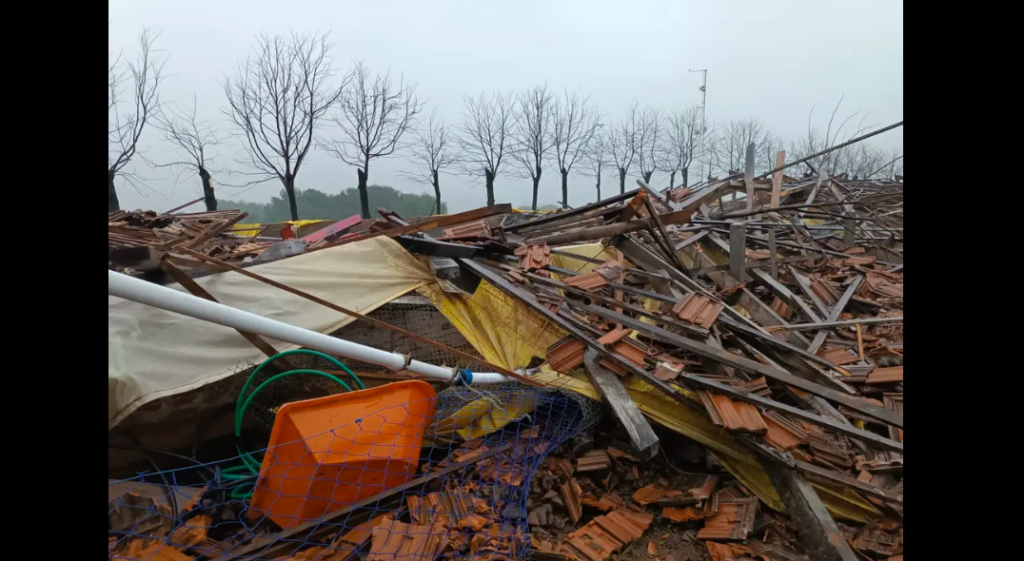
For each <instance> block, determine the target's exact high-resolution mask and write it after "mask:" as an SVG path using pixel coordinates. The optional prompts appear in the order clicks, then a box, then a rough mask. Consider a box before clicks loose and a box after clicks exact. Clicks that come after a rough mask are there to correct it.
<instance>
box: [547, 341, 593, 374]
mask: <svg viewBox="0 0 1024 561" xmlns="http://www.w3.org/2000/svg"><path fill="white" fill-rule="evenodd" d="M585 346H586V345H584V343H583V341H580V340H579V339H576V338H575V337H572V336H569V337H565V338H563V339H561V340H559V341H558V342H557V343H555V344H554V345H551V346H550V347H548V351H547V357H548V358H547V360H548V365H550V366H551V369H552V370H554V371H555V372H561V373H563V374H564V373H567V372H569V371H570V370H572V369H573V368H576V367H577V366H579V365H581V364H583V351H584V350H585Z"/></svg>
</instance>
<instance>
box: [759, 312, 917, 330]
mask: <svg viewBox="0 0 1024 561" xmlns="http://www.w3.org/2000/svg"><path fill="white" fill-rule="evenodd" d="M879 323H903V316H899V317H892V318H861V319H844V320H842V321H829V322H820V323H791V324H789V325H779V326H775V327H770V328H768V331H777V330H782V329H786V330H789V331H817V330H819V329H830V328H833V327H847V326H851V325H876V324H879Z"/></svg>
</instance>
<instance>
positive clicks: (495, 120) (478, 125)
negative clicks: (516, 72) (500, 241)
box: [459, 92, 517, 206]
mask: <svg viewBox="0 0 1024 561" xmlns="http://www.w3.org/2000/svg"><path fill="white" fill-rule="evenodd" d="M464 103H465V106H466V115H465V121H464V122H463V124H462V128H461V130H460V133H461V134H459V144H460V145H461V146H462V156H463V157H462V160H461V162H462V171H463V173H465V174H467V175H475V176H483V177H484V179H485V181H486V188H487V205H488V206H490V205H493V204H494V180H495V179H496V178H497V177H498V175H499V174H500V173H501V172H502V171H503V170H504V169H505V168H504V167H503V164H504V163H505V159H506V156H507V155H508V152H509V151H510V143H511V141H512V138H511V137H512V134H513V131H514V130H515V127H516V115H517V112H516V104H515V94H513V93H512V92H508V93H505V94H502V93H497V92H495V93H493V94H491V96H490V98H488V97H487V96H486V95H484V94H480V96H479V97H475V98H474V97H469V96H467V97H465V98H464Z"/></svg>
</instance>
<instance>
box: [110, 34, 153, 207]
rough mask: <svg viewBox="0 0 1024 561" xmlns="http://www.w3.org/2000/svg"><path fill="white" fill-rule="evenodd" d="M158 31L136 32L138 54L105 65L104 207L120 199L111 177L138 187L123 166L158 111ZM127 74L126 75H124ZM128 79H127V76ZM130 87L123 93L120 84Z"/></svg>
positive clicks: (130, 158) (132, 154)
mask: <svg viewBox="0 0 1024 561" xmlns="http://www.w3.org/2000/svg"><path fill="white" fill-rule="evenodd" d="M159 36H160V35H159V33H154V32H153V31H152V30H149V29H146V30H143V32H142V34H140V35H139V53H138V55H137V57H136V59H135V61H134V62H124V66H125V68H122V67H121V65H122V63H123V58H122V57H121V56H120V55H118V56H117V58H116V59H115V60H114V62H113V63H112V64H110V65H109V67H108V86H109V92H108V94H107V120H108V123H107V207H108V209H109V210H118V209H119V208H120V202H119V201H118V198H117V192H116V190H115V188H114V179H115V178H116V177H117V176H118V175H121V176H122V177H124V178H125V179H126V181H128V183H129V184H131V185H133V186H135V187H136V189H137V190H138V189H139V188H138V182H137V181H134V180H132V181H129V180H128V179H129V178H128V177H127V175H128V173H127V172H125V171H124V170H125V167H126V166H128V164H130V163H131V161H132V158H134V156H135V155H136V154H137V153H138V148H139V139H140V138H141V137H142V132H143V131H144V130H145V128H146V124H147V123H149V121H150V120H151V119H153V118H154V117H155V116H156V115H157V114H158V112H159V111H160V82H161V80H162V77H163V68H164V64H165V63H166V61H167V59H166V58H163V57H160V56H159V55H158V54H157V51H155V50H154V49H153V45H154V43H155V42H156V39H157V38H158V37H159ZM126 75H127V76H126ZM126 78H128V79H126ZM126 81H128V82H129V83H130V85H131V89H130V91H129V92H127V95H122V94H123V93H124V92H122V91H121V90H122V85H123V84H124V83H125V82H126Z"/></svg>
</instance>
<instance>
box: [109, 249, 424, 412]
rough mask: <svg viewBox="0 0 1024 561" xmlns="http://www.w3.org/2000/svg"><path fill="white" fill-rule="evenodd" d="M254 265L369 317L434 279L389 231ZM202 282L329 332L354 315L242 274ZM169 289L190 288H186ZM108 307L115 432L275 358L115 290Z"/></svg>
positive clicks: (251, 306) (218, 294)
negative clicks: (151, 410)
mask: <svg viewBox="0 0 1024 561" xmlns="http://www.w3.org/2000/svg"><path fill="white" fill-rule="evenodd" d="M250 270H251V271H252V272H254V273H258V274H260V275H262V276H265V277H268V278H271V279H274V280H276V281H278V282H281V283H283V284H286V285H288V286H291V287H293V288H296V289H298V290H301V291H303V292H308V293H310V294H313V295H316V296H319V297H320V298H323V299H324V300H327V301H329V302H335V303H337V304H338V305H340V306H343V307H345V308H348V309H350V310H355V311H358V312H362V313H367V312H370V311H372V310H374V309H376V308H378V307H380V306H382V305H384V304H386V303H387V302H390V301H391V300H393V299H395V298H397V297H399V296H401V295H403V294H405V293H406V292H409V291H410V290H413V289H415V288H418V287H420V286H422V285H423V284H425V283H427V282H432V281H433V280H434V279H433V277H432V276H431V274H430V271H428V270H427V269H426V268H425V267H424V266H423V265H421V264H420V263H418V262H417V261H416V259H415V258H414V257H413V256H412V255H410V254H409V253H408V252H406V251H405V250H404V249H402V247H401V246H399V245H398V243H396V242H395V241H394V240H391V239H389V238H386V237H379V238H374V239H371V240H366V241H362V242H357V243H350V244H346V245H343V246H339V247H335V248H330V249H324V250H320V251H314V252H312V253H309V254H306V255H298V256H295V257H291V258H289V259H283V260H281V261H276V262H273V263H267V264H265V265H257V266H254V267H252V268H251V269H250ZM197 282H198V283H199V284H200V285H201V286H202V287H203V288H205V289H206V290H207V291H208V292H209V293H210V294H211V295H213V297H214V298H216V299H217V300H218V301H219V302H221V303H224V304H227V305H229V306H234V307H236V308H239V309H241V310H245V311H247V312H252V313H255V314H259V315H261V316H265V317H268V318H272V319H276V320H278V321H283V322H285V323H290V324H292V325H296V326H299V327H304V328H306V329H312V330H314V331H319V332H321V333H329V332H333V331H335V330H337V329H339V328H341V327H343V326H345V325H346V324H348V323H350V322H352V321H353V318H351V317H349V316H346V315H345V314H340V313H338V312H335V311H333V310H330V309H329V308H326V307H325V306H321V305H320V304H317V303H315V302H310V301H309V300H306V299H305V298H300V297H298V296H295V295H293V294H290V293H288V292H285V291H283V290H281V289H278V288H274V287H272V286H270V285H267V284H264V283H262V282H259V281H256V280H253V279H250V278H247V277H245V276H242V275H240V274H238V273H232V272H227V273H221V274H217V275H211V276H208V277H203V278H201V279H198V280H197ZM169 287H170V288H173V289H175V290H181V291H183V292H185V289H183V288H182V287H181V286H179V285H178V284H172V285H169ZM108 310H109V313H108V320H107V321H108V323H107V356H108V359H107V391H108V396H107V415H108V429H109V428H113V427H114V426H115V425H117V424H118V423H119V422H121V421H122V420H124V419H125V418H126V417H128V415H130V414H131V413H132V412H133V411H135V410H136V409H138V408H139V407H141V406H142V405H145V404H146V403H149V402H151V401H153V400H155V399H158V398H161V397H165V396H170V395H174V394H178V393H182V392H186V391H189V390H193V389H196V388H199V387H202V386H204V385H206V384H209V383H212V382H215V381H217V380H220V379H223V378H225V377H227V376H230V375H231V374H233V373H235V372H237V371H239V370H240V369H242V368H245V367H246V366H247V365H248V364H250V363H259V362H260V361H262V360H263V359H264V358H266V357H265V355H263V353H261V352H260V351H259V350H257V349H256V348H255V347H253V346H252V344H250V343H249V342H248V341H246V340H245V339H244V338H243V337H242V336H241V335H239V334H238V332H237V331H235V330H233V329H230V328H227V327H222V326H220V325H216V324H213V323H208V322H205V321H202V320H197V319H193V318H190V317H186V316H183V315H180V314H176V313H173V312H167V311H164V310H160V309H157V308H153V307H150V306H146V305H144V304H138V303H135V302H130V301H127V300H123V299H121V298H116V297H113V296H111V297H109V302H108ZM268 342H269V343H270V344H271V345H273V346H274V348H275V349H277V350H279V351H283V350H287V349H290V348H293V347H294V345H290V344H287V343H283V342H281V341H276V340H273V339H268Z"/></svg>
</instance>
